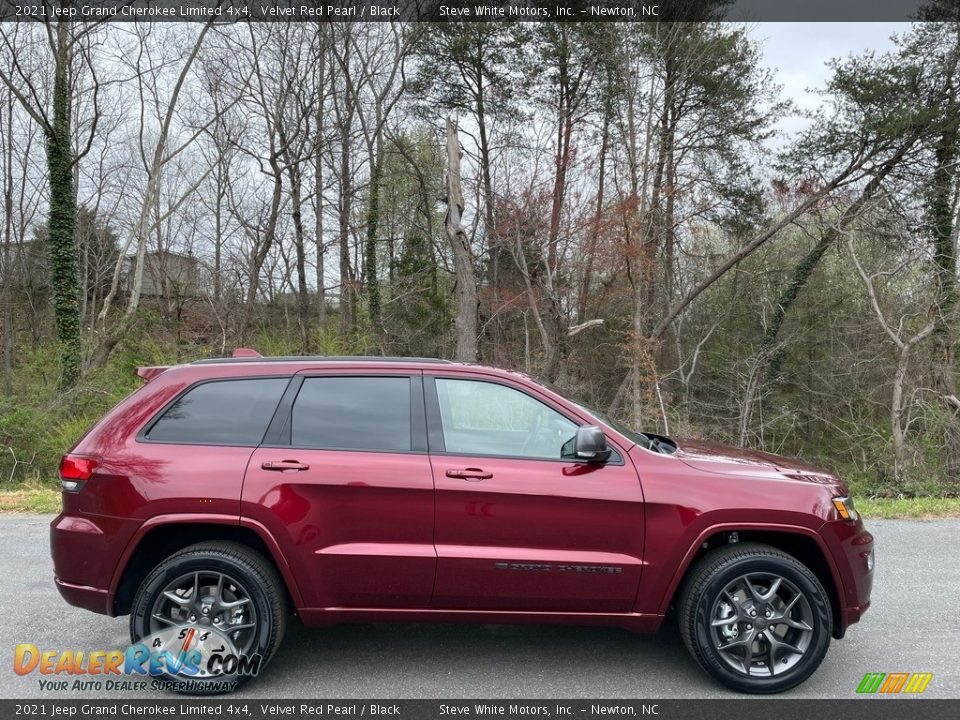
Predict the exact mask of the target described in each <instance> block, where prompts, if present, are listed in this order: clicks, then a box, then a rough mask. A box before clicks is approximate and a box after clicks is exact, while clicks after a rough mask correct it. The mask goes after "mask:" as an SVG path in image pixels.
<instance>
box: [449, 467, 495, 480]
mask: <svg viewBox="0 0 960 720" xmlns="http://www.w3.org/2000/svg"><path fill="white" fill-rule="evenodd" d="M447 477H448V478H459V479H460V480H471V481H473V482H476V481H477V480H489V479H490V478H492V477H493V473H491V472H485V471H483V470H481V469H480V468H464V469H463V470H447Z"/></svg>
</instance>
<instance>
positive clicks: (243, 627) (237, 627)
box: [227, 623, 255, 633]
mask: <svg viewBox="0 0 960 720" xmlns="http://www.w3.org/2000/svg"><path fill="white" fill-rule="evenodd" d="M252 627H255V625H254V624H253V623H247V624H245V625H231V626H230V627H228V628H227V632H228V633H232V632H236V631H237V630H246V629H247V628H252Z"/></svg>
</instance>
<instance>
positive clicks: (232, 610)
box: [130, 542, 287, 695]
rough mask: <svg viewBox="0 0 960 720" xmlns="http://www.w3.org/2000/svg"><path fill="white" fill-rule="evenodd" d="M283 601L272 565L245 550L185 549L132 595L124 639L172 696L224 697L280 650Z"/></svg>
mask: <svg viewBox="0 0 960 720" xmlns="http://www.w3.org/2000/svg"><path fill="white" fill-rule="evenodd" d="M285 597H286V596H285V593H284V591H283V586H282V585H281V581H280V578H279V577H278V576H277V573H276V571H275V570H274V568H273V566H272V565H271V564H270V563H269V562H268V561H267V560H266V559H265V558H264V557H263V556H262V555H260V554H259V553H257V552H255V551H253V550H251V549H250V548H249V547H247V546H245V545H241V544H239V543H232V542H206V543H200V544H197V545H192V546H190V547H188V548H185V549H183V550H181V551H180V552H178V553H176V554H174V555H171V556H170V557H168V558H167V559H166V560H164V561H163V562H161V563H160V564H159V565H158V566H157V567H156V568H155V569H154V570H153V572H151V573H150V574H149V575H148V576H147V578H146V579H145V580H144V581H143V583H142V584H141V585H140V589H139V590H138V591H137V596H136V598H135V599H134V601H133V607H132V610H131V613H130V639H131V641H132V642H133V643H134V645H135V646H136V648H137V651H138V652H139V653H140V655H138V656H136V657H137V658H138V662H139V660H142V663H141V666H142V667H144V668H145V669H146V668H147V667H150V670H149V673H150V675H152V676H154V677H155V678H157V679H162V680H163V681H166V685H165V687H168V688H169V689H170V690H173V691H175V692H183V693H189V694H195V695H208V694H216V693H222V692H230V691H231V690H233V689H234V688H235V687H236V686H237V685H239V684H240V683H241V682H244V681H246V680H248V679H250V677H252V676H253V675H256V674H259V672H260V671H261V670H262V669H263V666H264V665H266V664H267V662H268V661H269V660H270V658H271V657H272V655H273V653H274V652H275V651H276V649H277V647H278V646H279V645H280V641H281V640H282V639H283V633H284V630H285V627H286V615H287V613H286V602H285Z"/></svg>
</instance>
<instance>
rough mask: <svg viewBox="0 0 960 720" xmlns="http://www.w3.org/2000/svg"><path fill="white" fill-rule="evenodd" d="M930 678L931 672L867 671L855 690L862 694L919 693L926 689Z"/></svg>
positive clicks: (931, 677) (931, 676)
mask: <svg viewBox="0 0 960 720" xmlns="http://www.w3.org/2000/svg"><path fill="white" fill-rule="evenodd" d="M932 679H933V673H905V672H901V673H867V674H866V675H864V676H863V680H861V681H860V684H859V685H857V692H858V693H862V694H864V695H872V694H877V693H882V694H887V695H895V694H897V693H905V694H913V695H919V694H920V693H922V692H923V691H924V690H926V689H927V685H929V684H930V681H931V680H932Z"/></svg>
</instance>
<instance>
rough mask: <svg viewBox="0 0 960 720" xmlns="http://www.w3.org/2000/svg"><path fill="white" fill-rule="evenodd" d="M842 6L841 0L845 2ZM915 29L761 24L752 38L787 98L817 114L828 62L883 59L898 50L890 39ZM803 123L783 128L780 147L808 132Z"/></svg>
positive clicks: (787, 121) (792, 120) (794, 120)
mask: <svg viewBox="0 0 960 720" xmlns="http://www.w3.org/2000/svg"><path fill="white" fill-rule="evenodd" d="M841 1H842V0H837V2H841ZM909 28H910V25H909V23H882V22H856V23H853V22H851V23H802V22H796V23H767V22H765V23H755V24H753V25H751V26H750V34H751V35H753V37H755V38H756V39H757V40H759V41H760V43H761V46H762V48H763V56H764V61H765V62H766V64H767V65H768V66H769V67H771V68H772V69H773V70H774V71H775V72H776V76H777V80H778V82H779V83H780V84H781V85H783V94H784V95H785V96H786V97H788V98H790V99H792V100H793V101H794V103H795V104H796V105H797V106H798V107H801V108H807V109H810V108H815V107H816V106H817V105H818V104H819V103H820V98H819V97H818V96H817V95H815V94H814V93H811V92H807V90H808V89H822V88H823V87H824V86H825V83H826V80H827V78H828V76H829V73H828V70H827V65H826V63H827V61H829V60H830V59H831V58H835V57H847V56H848V55H852V54H858V53H860V52H862V51H863V50H868V49H872V50H875V51H877V52H878V53H880V52H883V51H886V50H889V49H891V48H892V47H893V43H892V42H890V36H891V35H893V34H894V33H902V32H904V31H906V30H908V29H909ZM805 125H806V121H805V120H804V119H803V118H800V117H797V116H795V115H794V116H792V117H788V118H784V120H783V121H782V122H781V123H780V136H779V137H777V138H775V142H774V144H775V145H783V144H785V143H786V141H787V140H788V139H789V135H790V134H792V133H794V132H796V131H797V130H798V129H800V128H802V127H804V126H805Z"/></svg>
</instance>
